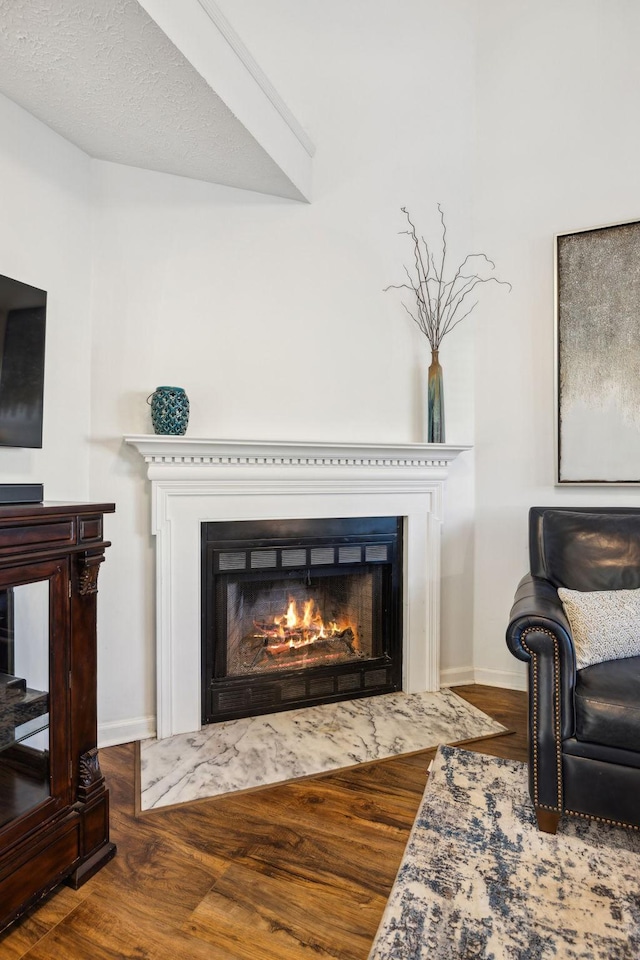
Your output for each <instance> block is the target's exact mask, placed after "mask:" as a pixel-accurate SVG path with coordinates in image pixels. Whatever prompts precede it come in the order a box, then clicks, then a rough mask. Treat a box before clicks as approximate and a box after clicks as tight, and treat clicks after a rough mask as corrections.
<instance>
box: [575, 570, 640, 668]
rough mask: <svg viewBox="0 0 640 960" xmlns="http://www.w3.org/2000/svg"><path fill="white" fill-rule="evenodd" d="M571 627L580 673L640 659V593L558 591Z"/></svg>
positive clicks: (636, 591) (639, 590) (635, 591)
mask: <svg viewBox="0 0 640 960" xmlns="http://www.w3.org/2000/svg"><path fill="white" fill-rule="evenodd" d="M558 596H559V597H560V599H561V600H562V606H563V607H564V612H565V613H566V615H567V619H568V621H569V624H570V626H571V633H572V634H573V641H574V644H575V650H576V666H577V668H578V670H582V669H583V667H589V666H591V664H593V663H602V662H603V661H605V660H622V659H623V658H624V657H637V656H639V655H640V589H638V590H590V591H589V592H588V593H583V592H582V591H581V590H567V589H566V588H565V587H559V588H558Z"/></svg>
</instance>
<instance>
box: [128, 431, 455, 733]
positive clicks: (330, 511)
mask: <svg viewBox="0 0 640 960" xmlns="http://www.w3.org/2000/svg"><path fill="white" fill-rule="evenodd" d="M126 442H127V443H128V444H130V445H131V446H132V447H134V448H135V449H136V450H137V451H138V453H139V454H140V455H141V456H142V457H143V458H144V460H145V462H146V475H147V477H148V479H149V481H150V494H151V496H150V504H151V532H152V534H153V536H154V538H155V545H156V549H155V554H156V684H157V687H156V690H157V715H155V716H153V717H150V718H149V721H148V733H146V734H145V733H143V734H142V736H145V735H147V736H149V735H151V736H152V735H153V734H157V736H158V738H159V739H161V738H163V737H170V736H172V735H174V734H178V733H189V732H192V731H197V730H199V729H200V727H201V725H202V715H203V710H202V599H201V592H202V591H201V583H202V524H203V523H207V522H227V521H244V520H246V521H255V520H257V519H259V518H267V519H269V520H276V521H284V520H288V519H292V518H293V519H300V518H304V517H321V518H322V517H325V518H331V517H355V518H358V517H402V518H403V526H402V531H403V533H402V690H404V691H406V692H407V693H417V692H419V691H422V690H437V689H438V686H439V677H440V672H439V657H440V537H441V527H442V518H443V515H444V509H443V507H444V503H443V500H444V488H445V485H446V480H447V474H448V470H449V465H450V463H451V461H453V460H454V459H455V458H456V457H457V456H458V455H459V454H460V453H462V452H463V451H464V450H466V449H469V448H468V447H464V446H454V445H448V444H441V443H436V444H418V443H416V444H366V443H317V442H313V443H311V442H307V441H300V442H292V441H276V440H211V439H205V438H199V437H188V436H181V437H171V436H141V437H127V438H126Z"/></svg>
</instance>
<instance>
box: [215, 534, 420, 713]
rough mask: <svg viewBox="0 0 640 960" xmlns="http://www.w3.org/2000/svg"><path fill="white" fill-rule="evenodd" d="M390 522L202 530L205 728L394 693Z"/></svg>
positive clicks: (397, 646) (395, 563)
mask: <svg viewBox="0 0 640 960" xmlns="http://www.w3.org/2000/svg"><path fill="white" fill-rule="evenodd" d="M401 557H402V523H401V518H399V517H374V518H364V519H363V518H346V519H342V518H340V519H329V520H327V519H309V520H295V521H294V520H288V521H281V520H278V521H257V522H254V521H237V522H228V523H227V522H221V523H204V524H202V618H203V619H202V646H203V650H202V665H203V698H202V702H203V722H204V723H211V722H213V721H215V720H223V719H229V718H235V717H240V716H252V715H255V714H259V713H270V712H275V711H278V710H287V709H292V708H294V707H299V706H302V705H309V704H312V703H324V702H328V701H334V700H342V699H347V698H352V697H361V696H369V695H372V694H378V693H388V692H390V691H392V690H398V689H399V688H400V686H401V667H402V664H401V653H402V641H401V633H402V630H401V569H400V567H401Z"/></svg>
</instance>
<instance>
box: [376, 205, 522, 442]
mask: <svg viewBox="0 0 640 960" xmlns="http://www.w3.org/2000/svg"><path fill="white" fill-rule="evenodd" d="M401 209H402V212H403V213H404V215H405V217H406V218H407V223H408V229H407V230H402V231H401V233H402V234H406V235H407V236H409V237H410V238H411V242H412V245H413V265H412V267H411V268H409V267H406V266H405V268H404V270H405V274H406V278H407V279H406V282H404V283H393V284H390V285H389V286H388V287H385V288H384V289H385V291H386V290H409V291H410V292H411V293H412V295H413V296H412V304H411V307H409V306H407V304H406V303H403V304H402V306H403V307H404V309H405V310H406V311H407V313H408V314H409V316H410V317H411V319H412V320H413V321H414V323H416V324H417V326H418V329H419V330H420V332H421V333H422V334H424V336H425V337H426V338H427V341H428V343H429V346H430V347H431V365H430V367H429V385H428V415H427V442H428V443H444V441H445V428H444V389H443V379H442V367H441V366H440V360H439V351H440V344H441V343H442V341H443V339H444V338H445V337H446V335H447V334H448V333H451V331H452V330H453V329H454V328H455V327H457V326H458V324H459V323H462V321H463V320H464V319H465V318H466V317H468V316H469V314H470V313H471V312H472V310H473V309H474V308H475V307H476V305H477V302H478V301H477V300H475V301H474V302H473V303H472V302H471V300H472V299H473V292H474V290H475V289H476V287H477V286H479V285H480V284H482V283H491V282H494V283H499V284H501V285H504V286H507V287H509V289H511V284H509V283H507V282H506V281H505V280H498V278H497V277H493V276H482V275H481V274H479V273H476V272H475V271H474V269H473V262H474V260H475V261H476V262H478V264H479V265H480V264H482V265H485V266H488V267H489V268H490V269H492V270H495V263H494V262H493V260H490V259H489V257H487V255H486V254H484V253H469V254H467V256H466V257H465V258H464V260H463V261H462V263H461V264H460V265H459V266H458V267H457V268H456V269H455V270H454V271H453V273H452V274H450V279H448V280H447V279H446V273H445V270H446V268H447V267H448V263H447V228H446V224H445V220H444V213H443V210H442V207H441V206H440V204H438V212H439V214H440V223H441V225H442V253H441V255H440V256H439V258H438V260H437V261H436V258H435V255H434V253H433V251H432V249H431V248H430V247H429V245H428V244H427V241H426V240H425V239H424V237H419V236H418V233H417V231H416V227H415V225H414V223H413V221H412V220H411V217H410V215H409V211H408V210H407V208H406V207H402V208H401Z"/></svg>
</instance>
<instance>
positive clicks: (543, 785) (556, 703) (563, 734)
mask: <svg viewBox="0 0 640 960" xmlns="http://www.w3.org/2000/svg"><path fill="white" fill-rule="evenodd" d="M506 639H507V646H508V647H509V649H510V650H511V653H512V654H513V655H514V656H515V657H517V658H518V659H519V660H524V661H526V662H527V663H528V664H529V748H530V764H529V781H530V788H531V796H532V798H533V802H534V804H535V806H536V807H537V808H542V809H546V810H557V811H561V810H562V741H563V740H565V739H567V738H568V737H572V736H573V735H574V732H575V711H574V700H573V694H574V687H575V677H576V665H575V652H574V647H573V639H572V637H571V628H570V626H569V622H568V620H567V618H566V616H565V613H564V609H563V607H562V602H561V600H560V598H559V597H558V592H557V590H556V588H555V587H554V586H553V584H552V583H550V582H549V581H548V580H543V579H540V578H539V577H533V576H531V575H530V574H528V575H527V576H526V577H523V579H522V580H521V581H520V583H519V585H518V589H517V592H516V595H515V598H514V603H513V607H512V608H511V615H510V620H509V626H508V627H507V638H506Z"/></svg>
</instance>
